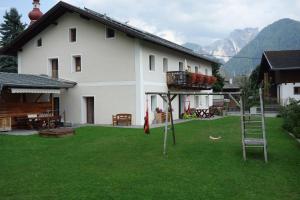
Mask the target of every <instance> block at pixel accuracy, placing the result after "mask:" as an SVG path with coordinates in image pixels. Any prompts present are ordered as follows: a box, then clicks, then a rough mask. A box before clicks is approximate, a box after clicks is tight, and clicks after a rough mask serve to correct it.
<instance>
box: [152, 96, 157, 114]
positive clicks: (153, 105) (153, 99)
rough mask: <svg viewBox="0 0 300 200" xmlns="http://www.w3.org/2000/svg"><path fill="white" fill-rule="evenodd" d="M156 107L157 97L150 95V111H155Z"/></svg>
mask: <svg viewBox="0 0 300 200" xmlns="http://www.w3.org/2000/svg"><path fill="white" fill-rule="evenodd" d="M156 107H157V97H156V95H151V110H152V111H155V109H156Z"/></svg>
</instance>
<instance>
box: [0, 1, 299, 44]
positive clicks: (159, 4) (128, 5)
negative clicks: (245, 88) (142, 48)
mask: <svg viewBox="0 0 300 200" xmlns="http://www.w3.org/2000/svg"><path fill="white" fill-rule="evenodd" d="M65 1H66V2H69V3H71V4H73V5H76V6H79V7H84V6H85V7H88V8H91V9H93V10H95V11H98V12H100V13H106V14H107V15H108V16H110V17H112V18H115V19H118V20H120V21H122V22H129V24H131V25H134V26H137V27H138V28H141V29H144V30H146V31H149V32H151V33H154V34H157V35H159V36H161V37H164V38H166V39H169V40H171V41H173V42H176V43H179V44H182V43H184V42H195V43H199V44H201V45H206V44H209V43H211V42H212V41H214V40H216V39H220V38H224V37H226V36H227V35H228V34H229V33H230V32H231V31H232V30H234V29H237V28H240V29H241V28H246V27H258V28H260V29H261V28H263V27H265V26H266V25H268V24H271V23H272V22H274V21H276V20H278V19H281V18H292V19H295V20H300V0H147V1H146V0H65ZM57 2H58V1H57V0H41V10H42V11H43V12H44V13H45V12H46V11H47V10H49V9H50V8H51V7H52V6H54V5H55V4H56V3H57ZM31 3H32V0H0V15H1V20H0V22H2V21H3V20H2V16H3V14H4V12H5V10H6V9H9V8H10V7H16V8H17V9H18V10H19V11H20V13H21V14H22V15H23V21H26V22H27V23H28V22H29V21H28V20H29V19H28V17H27V14H28V12H29V11H30V10H31V9H32V5H31Z"/></svg>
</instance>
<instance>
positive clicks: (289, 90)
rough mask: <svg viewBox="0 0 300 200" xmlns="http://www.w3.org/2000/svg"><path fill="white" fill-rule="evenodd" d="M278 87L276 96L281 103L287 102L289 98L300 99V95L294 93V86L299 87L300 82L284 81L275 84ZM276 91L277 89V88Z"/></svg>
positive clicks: (285, 103)
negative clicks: (283, 82)
mask: <svg viewBox="0 0 300 200" xmlns="http://www.w3.org/2000/svg"><path fill="white" fill-rule="evenodd" d="M277 87H278V88H280V89H279V94H278V98H279V100H280V104H281V105H283V106H284V105H287V104H289V98H293V99H296V100H300V95H295V94H294V87H300V83H295V84H294V83H286V84H280V85H278V86H277ZM277 91H278V90H277Z"/></svg>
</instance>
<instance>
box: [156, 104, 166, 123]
mask: <svg viewBox="0 0 300 200" xmlns="http://www.w3.org/2000/svg"><path fill="white" fill-rule="evenodd" d="M163 118H164V112H163V111H162V109H160V108H159V107H157V108H155V121H156V123H158V124H159V123H163Z"/></svg>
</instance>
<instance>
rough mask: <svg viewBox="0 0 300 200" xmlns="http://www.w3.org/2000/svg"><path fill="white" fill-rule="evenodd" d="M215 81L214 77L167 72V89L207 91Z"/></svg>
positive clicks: (185, 72) (184, 72) (182, 72)
mask: <svg viewBox="0 0 300 200" xmlns="http://www.w3.org/2000/svg"><path fill="white" fill-rule="evenodd" d="M216 81H217V79H216V78H215V77H214V76H207V75H203V74H199V73H191V72H187V71H170V72H167V85H168V88H169V89H171V88H172V89H193V90H208V89H211V88H212V86H213V84H214V83H215V82H216Z"/></svg>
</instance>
